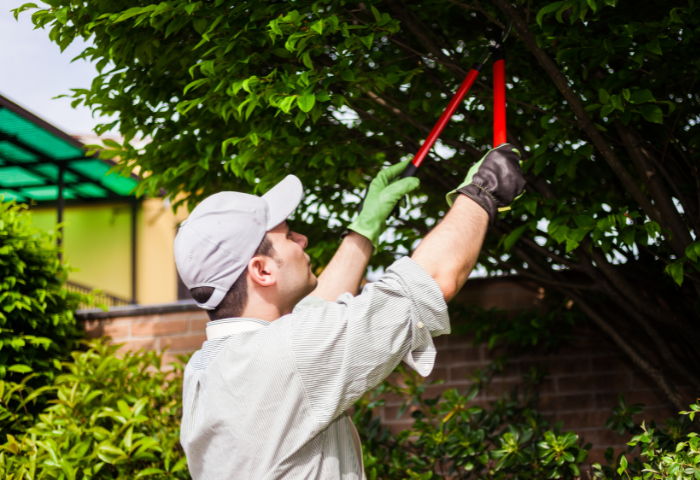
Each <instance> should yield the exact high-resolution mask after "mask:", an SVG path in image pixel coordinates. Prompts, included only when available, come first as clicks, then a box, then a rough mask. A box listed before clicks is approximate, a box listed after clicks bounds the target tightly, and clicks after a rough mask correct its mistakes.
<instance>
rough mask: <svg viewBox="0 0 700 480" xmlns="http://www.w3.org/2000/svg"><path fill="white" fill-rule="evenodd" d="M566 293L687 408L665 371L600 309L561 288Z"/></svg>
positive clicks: (677, 404)
mask: <svg viewBox="0 0 700 480" xmlns="http://www.w3.org/2000/svg"><path fill="white" fill-rule="evenodd" d="M559 290H560V291H561V292H562V293H563V294H564V295H567V296H568V297H569V298H571V299H572V300H573V301H574V303H576V305H578V307H579V308H580V309H581V310H582V311H583V313H585V314H586V315H587V316H588V318H590V319H591V320H592V321H593V323H595V324H596V325H597V326H598V328H600V329H601V330H603V331H604V332H605V333H606V334H607V335H608V336H609V337H610V338H612V340H613V342H615V344H616V345H617V346H618V347H619V348H620V350H622V351H623V352H624V353H625V354H626V355H627V357H628V358H630V359H631V360H632V362H633V363H634V364H635V365H637V366H638V367H639V368H640V369H641V370H642V371H643V372H644V373H646V374H647V375H649V377H651V379H652V380H653V381H654V382H655V383H656V384H657V385H658V386H659V387H660V388H661V390H663V392H664V393H665V394H666V396H667V397H668V398H669V399H670V400H671V403H673V406H674V407H676V408H677V409H681V410H682V409H683V408H685V402H684V401H683V399H682V398H681V396H680V394H679V393H678V391H677V390H676V389H675V388H674V387H673V386H671V385H670V384H669V383H668V382H667V381H666V377H665V376H664V374H663V372H662V371H661V370H660V369H658V368H656V367H654V366H653V365H651V364H650V363H649V362H648V361H647V360H646V359H645V358H644V356H643V355H642V354H641V353H640V352H639V351H638V350H637V349H636V348H634V346H632V345H631V344H630V343H629V342H628V341H627V340H625V339H624V338H623V337H622V335H620V334H619V333H618V332H617V330H616V329H615V327H613V326H612V325H611V324H610V323H609V322H608V321H607V320H606V319H605V318H604V317H603V316H602V315H601V314H600V313H599V311H600V309H597V308H593V307H592V306H590V305H589V304H588V303H586V302H585V301H584V300H583V298H582V297H581V296H580V295H578V294H577V293H574V292H572V291H570V290H568V289H566V288H561V289H559Z"/></svg>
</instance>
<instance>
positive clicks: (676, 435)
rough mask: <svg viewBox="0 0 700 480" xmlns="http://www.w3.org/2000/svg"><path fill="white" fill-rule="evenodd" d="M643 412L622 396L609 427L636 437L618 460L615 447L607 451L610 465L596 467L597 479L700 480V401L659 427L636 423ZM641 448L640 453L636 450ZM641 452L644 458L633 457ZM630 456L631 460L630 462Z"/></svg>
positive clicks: (654, 423)
mask: <svg viewBox="0 0 700 480" xmlns="http://www.w3.org/2000/svg"><path fill="white" fill-rule="evenodd" d="M640 412H641V408H640V405H631V406H629V407H628V406H627V405H626V404H625V401H624V398H623V397H622V396H620V407H616V408H615V409H614V414H615V415H614V416H613V417H612V418H611V419H610V420H609V421H608V426H609V427H611V428H612V429H613V430H616V431H617V432H618V433H623V432H625V431H626V432H627V433H630V434H632V435H633V437H632V439H631V440H630V441H629V443H628V444H627V445H628V446H629V447H628V449H627V452H622V453H620V454H619V455H618V457H617V458H616V459H615V458H614V454H613V450H612V448H609V449H608V450H607V451H606V452H605V457H606V460H607V461H608V465H606V466H601V465H600V464H594V465H593V469H594V472H595V475H596V477H598V478H601V479H604V480H622V479H624V480H652V479H657V480H663V479H674V480H691V479H693V480H700V438H699V437H698V428H697V424H696V423H694V420H695V414H696V413H698V412H700V399H698V400H697V401H696V403H695V404H693V405H691V406H690V411H687V412H680V414H681V416H680V417H679V418H677V419H675V418H672V419H669V420H667V421H666V422H665V424H664V426H663V427H657V425H656V422H654V421H652V422H650V423H649V426H646V425H645V424H644V422H642V424H641V425H637V424H634V422H632V419H631V416H632V415H634V414H637V413H640ZM637 449H638V450H637ZM635 451H638V452H639V453H641V458H639V457H637V458H635V457H633V456H632V454H633V453H635ZM628 456H629V459H628Z"/></svg>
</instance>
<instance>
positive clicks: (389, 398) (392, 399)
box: [379, 393, 404, 405]
mask: <svg viewBox="0 0 700 480" xmlns="http://www.w3.org/2000/svg"><path fill="white" fill-rule="evenodd" d="M379 398H380V399H382V400H384V401H385V402H386V405H401V403H402V402H403V400H404V398H403V397H402V396H401V395H397V394H396V393H384V394H382V395H381V396H380V397H379Z"/></svg>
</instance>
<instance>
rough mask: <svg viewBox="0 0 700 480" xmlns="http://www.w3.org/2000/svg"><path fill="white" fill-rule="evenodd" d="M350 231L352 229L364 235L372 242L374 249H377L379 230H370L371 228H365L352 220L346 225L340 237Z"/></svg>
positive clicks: (343, 236)
mask: <svg viewBox="0 0 700 480" xmlns="http://www.w3.org/2000/svg"><path fill="white" fill-rule="evenodd" d="M350 231H353V232H355V233H359V234H360V235H362V236H363V237H365V238H366V239H367V240H369V241H370V242H372V247H373V248H374V251H375V252H376V251H377V247H378V246H379V232H374V231H372V229H371V228H366V227H363V225H362V224H361V223H360V222H358V221H357V220H355V221H354V222H352V223H351V224H350V225H348V228H347V230H346V231H345V232H347V233H344V234H343V235H342V236H341V238H345V236H346V235H347V234H348V233H350Z"/></svg>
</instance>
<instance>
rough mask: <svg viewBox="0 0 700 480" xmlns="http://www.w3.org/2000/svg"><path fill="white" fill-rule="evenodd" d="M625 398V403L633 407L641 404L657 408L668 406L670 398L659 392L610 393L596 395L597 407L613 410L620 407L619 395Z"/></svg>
mask: <svg viewBox="0 0 700 480" xmlns="http://www.w3.org/2000/svg"><path fill="white" fill-rule="evenodd" d="M620 393H621V394H623V395H624V396H625V403H627V405H631V404H633V403H641V404H642V405H645V406H650V407H652V406H657V405H666V404H668V398H667V397H666V395H664V394H663V393H662V392H660V391H658V390H632V391H629V390H628V391H621V392H610V393H598V394H596V407H597V408H609V409H610V410H612V409H613V408H614V407H616V406H618V405H619V394H620Z"/></svg>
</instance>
